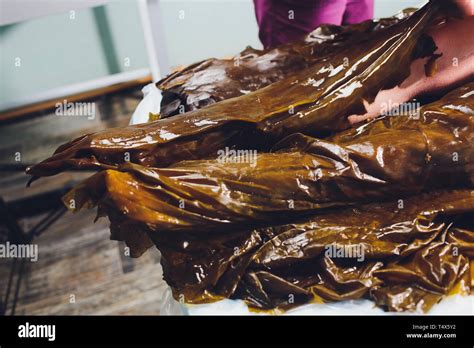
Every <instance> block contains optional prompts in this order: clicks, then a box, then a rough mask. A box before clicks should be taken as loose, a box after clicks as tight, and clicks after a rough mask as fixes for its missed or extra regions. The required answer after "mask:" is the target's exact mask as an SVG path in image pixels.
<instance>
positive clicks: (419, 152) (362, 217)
mask: <svg viewBox="0 0 474 348" xmlns="http://www.w3.org/2000/svg"><path fill="white" fill-rule="evenodd" d="M439 3H440V2H430V3H429V4H428V5H426V6H425V7H423V8H422V9H420V10H418V11H416V12H414V13H413V14H412V15H411V16H409V17H407V18H404V19H392V20H390V21H388V20H387V22H385V24H380V23H381V22H376V21H374V22H366V23H364V24H361V25H358V26H353V27H344V28H339V27H324V28H320V29H318V30H319V31H318V30H316V31H315V32H313V34H311V35H310V36H309V37H308V38H307V39H306V40H303V41H300V42H297V43H294V44H292V45H286V46H282V47H280V48H278V49H276V50H270V51H261V52H254V51H251V50H247V51H246V53H245V52H244V53H242V54H241V56H242V57H241V58H242V65H240V67H236V69H234V70H232V69H230V68H229V67H228V66H227V65H226V64H228V63H229V62H226V61H224V60H221V61H219V60H208V61H205V62H203V63H199V64H196V65H193V66H191V67H189V68H187V69H185V70H183V71H181V72H178V73H176V74H174V75H171V76H170V77H168V78H167V79H165V80H163V81H161V82H160V86H161V87H162V88H163V89H164V93H165V96H166V95H167V97H166V98H165V104H166V103H168V104H166V105H165V104H164V108H165V109H166V113H164V115H163V116H166V117H164V118H162V119H159V120H157V121H154V122H150V123H148V124H145V125H137V126H131V127H125V128H116V129H109V130H105V131H102V132H98V133H94V134H89V135H85V136H83V137H81V138H79V139H76V140H74V141H72V142H70V143H68V144H65V145H63V146H61V147H60V148H59V149H58V150H57V151H56V153H55V154H54V155H53V156H52V157H51V158H49V159H47V160H45V161H43V162H41V163H39V164H37V165H36V166H33V167H31V168H29V170H28V172H29V174H32V175H34V176H36V177H39V176H46V175H54V174H57V173H60V172H62V171H65V170H68V169H70V168H77V169H90V168H97V169H100V171H99V172H97V173H96V174H94V175H93V176H91V177H90V178H88V179H86V180H85V181H83V182H82V183H80V184H79V185H78V186H77V187H76V188H74V189H73V190H72V191H71V192H69V193H68V194H67V195H66V196H65V197H64V202H65V204H66V205H67V206H69V207H74V209H75V210H78V209H81V208H92V207H95V206H96V207H97V208H98V216H99V217H102V216H107V217H108V218H109V220H110V230H111V235H112V239H116V240H122V241H125V242H126V244H127V245H128V246H129V247H130V249H131V254H132V256H133V257H138V256H140V255H141V254H143V253H144V252H145V251H146V250H147V249H148V248H150V247H152V246H156V247H157V248H158V249H159V250H160V252H161V254H162V258H161V264H162V267H163V274H164V278H165V280H166V282H167V283H168V284H169V285H170V287H171V289H172V291H173V295H174V297H175V298H176V299H178V300H183V299H184V300H185V301H186V302H188V303H203V302H212V301H216V300H219V299H222V298H233V299H243V300H245V301H246V303H247V304H248V305H249V306H250V307H252V308H254V309H258V310H273V309H277V310H280V309H281V310H285V309H288V308H291V307H294V306H297V305H301V304H304V303H308V302H332V301H344V300H349V299H361V298H365V299H370V300H372V301H373V302H374V303H375V304H376V305H377V306H380V307H382V308H384V309H385V310H388V311H415V312H426V311H428V310H429V309H430V308H431V307H432V306H433V305H435V304H436V303H437V302H439V301H441V300H442V299H443V298H444V297H446V296H449V295H450V294H454V293H461V294H470V293H471V291H472V290H471V289H472V287H473V286H474V278H473V270H474V268H473V267H474V262H473V261H472V258H473V256H474V82H471V83H467V84H466V85H464V86H462V87H459V88H457V89H455V90H453V91H450V92H449V93H447V94H446V95H444V96H442V97H441V98H440V99H438V100H435V101H433V102H431V103H429V104H425V105H423V106H421V107H419V108H418V109H416V110H415V112H413V110H411V112H409V113H408V112H407V113H405V112H402V113H400V114H398V115H397V116H380V117H378V118H377V119H375V120H372V121H370V122H367V123H365V124H362V125H359V126H358V127H356V128H351V127H350V124H349V122H348V121H347V116H349V115H351V114H353V113H357V111H360V110H361V108H362V100H363V99H365V100H371V99H372V98H373V97H374V96H375V94H376V93H377V92H378V91H379V90H380V89H383V88H387V87H391V86H395V85H397V84H398V83H400V82H401V81H403V79H404V78H405V77H406V76H407V74H408V67H409V65H410V62H411V61H412V60H414V59H416V58H419V57H428V56H430V55H432V53H433V51H434V50H435V47H434V46H433V42H432V40H431V39H430V38H429V37H427V36H425V35H424V29H425V28H426V27H427V26H428V25H429V24H433V19H434V18H435V17H436V16H438V15H439V11H438V4H439ZM377 26H380V27H377ZM344 33H349V34H347V35H346V34H344ZM318 35H319V39H317V37H318ZM310 37H312V38H313V41H312V40H310V39H309V38H310ZM318 40H319V41H318ZM349 43H350V44H349ZM247 54H248V55H249V56H248V57H247V56H246V55H247ZM266 55H269V56H266ZM272 55H274V56H275V57H277V59H276V62H275V64H274V65H273V66H268V65H266V64H267V63H268V61H271V59H270V58H269V57H271V56H272ZM292 59H295V62H294V63H291V60H292ZM259 62H260V63H261V65H262V71H261V75H259V73H258V69H257V70H256V73H255V74H253V73H252V76H248V80H247V79H246V77H247V75H249V74H251V73H249V71H252V69H254V68H255V67H256V66H258V64H260V63H259ZM292 64H295V65H292ZM294 67H297V68H294ZM229 69H230V70H229ZM292 69H294V70H292ZM217 71H220V74H221V75H219V76H220V77H219V78H218V79H217V80H214V81H213V80H212V74H213V73H215V72H217ZM232 71H233V72H232ZM223 72H225V73H223ZM217 75H218V74H217ZM265 76H267V77H268V79H266V78H265ZM252 78H254V79H253V80H252ZM199 81H201V82H199ZM249 81H250V82H249ZM227 82H228V83H227ZM247 83H248V84H247ZM246 84H247V85H246ZM191 86H195V87H196V90H195V93H194V92H192V91H191V90H192V88H191ZM242 88H247V89H249V91H248V92H247V91H246V92H245V93H244V92H241V91H240V90H241V89H242ZM209 91H210V92H212V93H208V94H209V95H207V96H206V93H207V92H209ZM239 91H240V92H239ZM166 93H169V94H166ZM173 98H174V99H173ZM206 98H208V99H207V100H206ZM180 106H183V107H184V108H185V110H186V111H188V112H186V113H183V114H179V115H174V113H176V110H178V108H179V107H180ZM71 203H74V204H71Z"/></svg>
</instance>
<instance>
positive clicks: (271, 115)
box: [27, 2, 438, 176]
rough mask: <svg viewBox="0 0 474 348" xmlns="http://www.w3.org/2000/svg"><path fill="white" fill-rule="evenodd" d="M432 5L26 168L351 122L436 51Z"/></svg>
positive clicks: (177, 156)
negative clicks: (263, 81) (297, 68)
mask: <svg viewBox="0 0 474 348" xmlns="http://www.w3.org/2000/svg"><path fill="white" fill-rule="evenodd" d="M437 9H438V2H433V3H429V4H428V5H426V6H425V7H423V8H422V9H420V10H418V11H417V12H415V13H414V14H413V15H412V16H410V17H409V18H406V19H404V20H402V21H400V22H399V23H397V24H395V25H392V26H390V27H387V28H385V29H382V30H379V31H376V32H373V33H371V34H368V39H367V40H366V41H365V42H364V44H360V45H358V46H356V47H343V48H341V50H340V51H338V52H337V54H332V55H329V56H327V57H325V59H323V60H321V61H320V62H318V63H316V64H314V65H312V66H311V67H309V68H307V69H305V70H303V71H301V72H299V73H297V74H294V75H291V76H290V77H288V78H287V79H284V80H281V81H279V82H276V83H274V84H271V85H269V86H267V87H265V88H262V89H260V90H257V91H255V92H253V93H249V94H246V95H243V96H240V97H237V98H232V99H228V100H224V101H222V102H220V103H217V104H214V105H210V106H208V107H206V108H203V109H199V110H196V111H193V112H189V113H186V114H183V115H178V116H174V117H169V118H165V119H162V120H158V121H155V122H151V123H148V124H144V125H135V126H130V127H124V128H115V129H109V130H105V131H102V132H98V133H94V134H89V135H85V136H83V137H81V138H78V139H76V140H73V141H72V142H70V143H68V144H64V145H62V146H61V147H59V148H58V149H57V150H56V152H55V154H54V155H53V156H52V157H50V158H48V159H46V160H45V161H43V162H41V163H39V164H37V165H34V166H32V167H30V168H28V170H27V172H28V173H29V174H31V175H34V176H47V175H54V174H56V173H59V172H61V171H64V170H67V169H70V168H79V169H90V168H111V167H114V166H116V165H118V164H120V163H123V162H125V161H127V160H128V159H129V160H130V161H131V162H133V163H137V164H141V165H144V166H154V167H163V166H168V165H170V164H172V163H176V162H178V161H181V160H186V159H198V158H208V157H213V156H215V155H216V152H217V151H218V150H219V149H222V148H224V147H226V146H236V147H242V146H245V148H247V149H249V148H250V149H260V150H266V149H268V148H269V146H271V145H272V144H273V143H275V142H276V141H277V140H280V139H281V138H283V137H284V136H287V135H289V134H292V133H294V132H302V133H304V134H306V135H323V134H326V133H328V132H331V131H337V130H341V129H345V128H348V127H349V126H350V125H349V122H348V120H347V116H349V115H351V114H357V113H359V112H361V111H362V110H363V103H362V101H363V100H371V99H372V98H373V97H375V95H376V94H377V93H378V92H379V90H381V89H383V88H388V87H392V86H394V85H397V84H398V83H401V82H402V81H403V80H404V79H405V78H406V77H407V76H408V74H409V67H410V63H411V61H412V60H413V59H415V58H416V57H420V56H424V55H429V54H431V53H432V52H433V50H434V49H435V47H434V46H433V45H432V40H427V38H426V37H424V36H423V31H424V29H425V28H426V26H427V24H428V23H430V20H431V19H432V18H433V16H434V15H435V14H436V12H437ZM427 42H428V44H427ZM429 42H431V44H429Z"/></svg>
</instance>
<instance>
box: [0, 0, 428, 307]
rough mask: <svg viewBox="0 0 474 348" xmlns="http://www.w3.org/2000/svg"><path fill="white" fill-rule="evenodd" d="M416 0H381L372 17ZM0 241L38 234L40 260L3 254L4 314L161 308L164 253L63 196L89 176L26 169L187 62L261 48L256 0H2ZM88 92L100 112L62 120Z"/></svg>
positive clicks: (116, 122)
mask: <svg viewBox="0 0 474 348" xmlns="http://www.w3.org/2000/svg"><path fill="white" fill-rule="evenodd" d="M425 2H426V1H420V0H398V1H394V0H375V16H374V17H375V18H379V17H388V16H392V15H394V14H396V13H397V12H398V11H400V10H402V9H404V8H407V7H419V6H421V5H423V4H424V3H425ZM0 4H1V8H0V139H1V141H0V216H1V217H2V218H1V220H0V243H5V242H6V241H12V242H15V243H33V244H35V245H37V246H38V248H39V257H38V261H37V262H31V261H29V260H26V261H25V260H24V259H23V260H18V259H6V258H3V259H2V258H0V314H2V313H3V314H158V313H159V312H160V299H161V297H162V294H163V291H164V290H165V289H166V284H165V283H164V282H163V280H162V279H161V267H160V265H159V259H160V255H159V253H158V251H156V250H150V251H148V252H147V253H146V254H145V255H144V256H142V257H141V258H139V259H131V258H130V257H129V256H128V255H127V253H126V249H125V246H124V245H123V243H119V242H111V241H109V230H108V222H107V221H106V220H105V219H101V220H99V221H98V222H97V223H95V224H93V223H92V221H93V220H94V217H95V212H94V211H92V210H91V211H82V212H79V213H77V214H74V215H73V214H70V213H66V212H65V208H64V207H63V206H62V204H61V203H60V197H61V196H62V195H63V194H64V193H65V192H67V191H68V190H69V189H70V188H71V187H72V186H73V185H74V184H75V183H77V182H78V181H79V180H82V179H84V178H85V177H87V176H89V175H90V173H77V172H71V173H66V174H62V175H60V176H57V177H54V178H45V179H42V180H40V181H38V182H36V183H34V184H33V185H32V187H30V188H26V187H25V186H26V183H27V181H28V177H27V176H26V175H25V174H24V169H25V168H26V166H28V165H29V164H32V163H36V162H38V161H40V160H42V159H44V158H46V157H48V156H49V155H51V153H52V152H53V151H54V150H55V149H56V148H57V147H58V146H59V145H60V144H62V143H64V142H67V141H69V140H71V139H73V138H75V137H78V136H80V135H82V134H84V133H88V132H93V131H97V130H100V129H104V128H107V127H114V126H124V125H127V124H128V123H129V120H130V117H131V115H132V113H133V111H134V109H135V108H136V106H137V105H138V103H139V102H140V100H141V99H142V93H141V88H142V87H143V86H145V85H146V84H148V83H150V82H152V81H156V80H157V79H159V78H160V77H163V76H165V75H167V74H168V73H170V72H171V71H173V70H175V69H177V68H179V67H180V66H183V65H187V64H190V63H193V62H196V61H200V60H203V59H206V58H210V57H217V58H222V57H230V56H232V55H234V54H236V53H237V52H239V51H241V50H242V49H244V48H245V47H246V46H248V45H250V46H252V47H254V48H261V44H260V42H259V39H258V27H257V23H256V19H255V14H254V8H253V3H252V1H251V0H137V1H134V0H115V1H106V0H81V1H78V0H62V1H59V0H39V1H38V0H1V2H0ZM66 99H67V100H68V101H72V102H74V101H88V102H89V103H92V104H93V105H94V107H95V110H96V113H95V117H93V118H88V117H73V118H71V117H58V116H57V115H56V114H55V105H56V103H57V102H58V101H59V102H62V101H63V100H66Z"/></svg>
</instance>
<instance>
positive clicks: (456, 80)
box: [349, 0, 474, 123]
mask: <svg viewBox="0 0 474 348" xmlns="http://www.w3.org/2000/svg"><path fill="white" fill-rule="evenodd" d="M458 3H459V8H460V9H462V11H463V13H464V14H465V15H466V17H464V18H462V19H450V20H449V21H447V22H446V23H443V24H441V25H437V26H435V27H433V28H431V29H430V30H428V35H430V36H431V37H432V38H433V40H434V42H435V43H436V46H437V47H438V49H437V51H436V52H435V53H436V54H441V56H440V57H439V58H437V59H436V60H435V63H434V66H433V69H432V70H433V71H432V74H431V76H427V74H426V68H425V65H426V64H427V63H428V60H429V58H423V59H417V60H416V61H414V62H413V63H412V65H411V67H410V68H411V73H410V76H409V77H408V78H407V79H406V80H405V81H404V82H403V83H402V84H401V85H400V86H397V87H395V88H392V89H388V90H382V91H380V92H379V93H378V95H377V96H376V98H375V100H374V101H373V102H372V103H365V107H366V111H367V112H366V113H365V114H363V115H351V116H349V121H350V122H351V123H358V122H361V121H364V120H366V119H370V118H374V117H377V116H378V115H380V114H381V110H385V109H386V106H387V105H397V104H401V103H404V102H406V101H408V100H411V99H413V98H416V97H420V96H423V95H429V94H433V93H437V92H444V91H446V90H449V89H452V88H454V87H456V86H458V85H460V84H462V83H464V82H466V81H468V80H470V79H472V78H473V77H474V35H472V33H473V32H474V16H473V15H474V7H473V6H472V4H473V3H474V1H473V0H467V1H465V0H463V1H458ZM428 75H429V74H428Z"/></svg>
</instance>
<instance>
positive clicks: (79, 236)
mask: <svg viewBox="0 0 474 348" xmlns="http://www.w3.org/2000/svg"><path fill="white" fill-rule="evenodd" d="M140 99H141V93H140V90H139V89H135V90H131V91H128V92H127V93H122V94H119V95H115V96H112V97H107V98H102V99H99V100H96V101H95V102H96V109H98V110H99V115H98V116H97V117H96V119H94V120H87V118H82V117H78V118H76V117H75V118H67V117H59V116H56V115H54V113H50V114H45V115H42V116H41V117H35V118H28V119H26V120H24V121H22V122H18V123H14V124H8V125H0V139H1V140H0V165H5V164H15V163H16V164H18V162H16V161H15V154H16V153H17V152H20V153H21V156H22V161H21V163H35V162H37V161H39V160H41V159H43V158H45V157H47V156H48V155H50V154H51V153H52V152H53V151H54V149H55V148H56V147H57V146H58V145H60V144H61V143H63V142H65V141H68V140H70V139H72V138H74V137H76V136H79V135H81V134H83V133H86V132H91V131H96V130H99V129H103V128H106V127H113V126H121V125H126V124H127V123H128V121H129V118H130V116H131V114H132V112H133V110H134V109H135V107H136V105H137V104H138V102H139V101H140ZM87 175H89V174H83V173H67V174H63V175H60V176H57V177H53V178H47V179H44V180H39V181H37V182H35V183H34V184H33V186H32V187H30V188H25V184H26V182H27V179H28V177H27V176H26V175H25V174H23V173H22V172H20V171H5V170H4V171H2V172H0V196H2V197H3V198H4V200H5V201H7V203H8V202H13V201H16V200H18V199H23V198H25V197H28V196H31V195H35V194H38V193H42V192H48V191H50V190H52V189H55V188H58V187H62V186H66V185H70V184H71V183H74V182H77V181H79V180H81V179H82V178H84V177H85V176H87ZM4 218H5V217H2V220H4ZM40 218H41V216H34V217H28V218H23V219H21V220H20V221H19V223H20V225H21V227H22V228H23V229H24V230H28V229H30V228H31V226H33V225H34V224H35V223H36V222H37V221H38V220H39V219H40ZM94 218H95V211H81V212H79V213H77V214H71V213H69V212H67V213H65V214H64V215H63V216H62V217H61V218H60V219H59V220H58V221H56V222H55V223H54V224H53V225H52V226H50V227H49V228H48V229H47V230H46V231H45V232H44V233H43V234H41V235H40V236H39V237H37V238H36V239H35V240H34V241H33V243H35V244H37V245H38V251H39V257H38V261H37V262H31V261H26V263H25V272H24V273H23V278H22V282H21V287H20V291H19V298H18V303H17V306H16V314H31V315H41V314H66V315H69V314H146V315H156V314H159V308H160V300H161V298H162V296H163V292H164V290H165V289H166V284H165V282H164V281H163V280H162V271H161V266H160V264H159V258H160V256H159V252H158V251H157V250H156V249H150V250H149V251H148V252H147V253H146V254H145V255H143V256H142V257H141V258H139V259H131V258H129V257H128V256H125V254H124V245H123V243H120V242H116V241H111V240H109V230H108V221H107V219H106V218H102V219H100V220H99V221H97V222H96V223H95V224H94V223H93V221H94ZM11 263H12V260H11V259H1V258H0V296H1V298H2V299H4V298H5V292H6V284H7V281H8V276H9V271H10V266H11ZM14 280H15V279H14ZM10 299H11V297H10ZM9 302H10V305H9V306H7V313H8V310H9V309H11V301H9Z"/></svg>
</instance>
